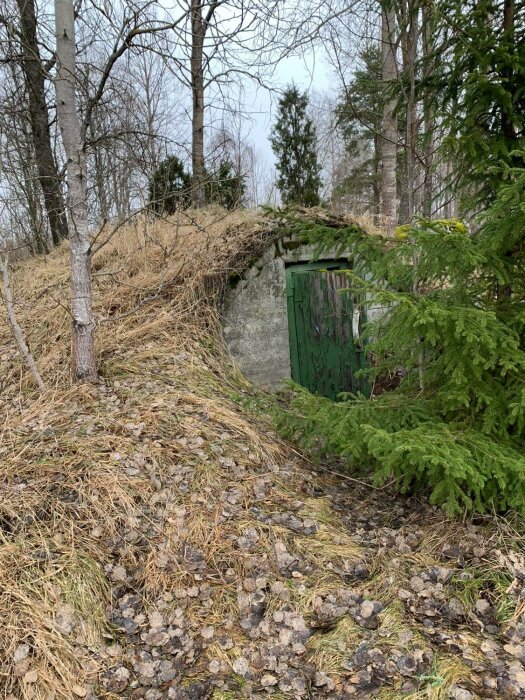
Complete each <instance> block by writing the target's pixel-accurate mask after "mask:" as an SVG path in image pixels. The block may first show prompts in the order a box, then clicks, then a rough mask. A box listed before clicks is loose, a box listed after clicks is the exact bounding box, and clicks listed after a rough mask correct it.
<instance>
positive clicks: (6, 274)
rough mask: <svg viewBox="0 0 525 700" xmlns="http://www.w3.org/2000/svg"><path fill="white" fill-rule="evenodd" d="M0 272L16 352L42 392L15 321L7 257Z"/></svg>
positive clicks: (2, 262) (35, 369)
mask: <svg viewBox="0 0 525 700" xmlns="http://www.w3.org/2000/svg"><path fill="white" fill-rule="evenodd" d="M0 270H1V272H2V292H3V295H4V301H5V305H6V307H7V318H8V320H9V325H10V326H11V330H12V331H13V335H14V337H15V341H16V344H17V346H18V350H19V351H20V354H21V355H22V357H23V358H24V360H25V361H26V362H27V365H28V367H29V369H30V371H31V374H32V375H33V379H34V380H35V382H36V384H37V386H38V388H39V389H40V391H44V389H45V386H44V382H43V381H42V377H41V376H40V372H39V371H38V367H37V366H36V362H35V360H34V358H33V355H31V352H30V350H29V347H28V345H27V342H26V339H25V336H24V331H23V330H22V328H21V327H20V325H19V324H18V321H17V319H16V314H15V304H14V302H13V294H12V292H11V286H10V284H9V267H8V262H7V256H5V257H4V256H1V257H0Z"/></svg>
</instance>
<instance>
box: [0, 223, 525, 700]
mask: <svg viewBox="0 0 525 700" xmlns="http://www.w3.org/2000/svg"><path fill="white" fill-rule="evenodd" d="M110 233H111V232H110V231H109V229H108V230H105V231H102V232H101V233H100V239H101V240H102V239H103V238H104V236H109V234H110ZM274 236H275V231H274V224H273V222H271V221H268V220H266V219H265V218H263V217H261V216H260V215H257V214H255V213H253V212H236V213H232V214H227V215H226V214H225V213H224V212H223V211H221V210H209V211H205V212H201V213H199V214H195V215H193V218H192V220H191V221H189V220H188V219H187V218H182V217H181V218H179V219H177V218H174V219H171V220H169V221H157V222H154V223H152V222H147V221H145V220H142V219H139V220H136V221H131V222H130V223H128V224H127V225H126V226H124V227H122V228H120V229H119V230H118V231H117V232H116V233H115V234H114V235H113V236H112V237H111V239H110V240H109V242H108V243H107V245H105V246H104V247H103V248H102V249H101V250H100V252H98V253H97V254H96V255H95V258H94V261H93V267H94V271H95V272H94V306H95V312H96V316H97V321H98V327H97V352H98V359H99V365H100V369H101V374H102V382H101V384H100V386H97V387H78V386H71V383H70V373H71V370H70V361H69V334H70V319H69V314H68V310H67V306H68V297H69V286H68V247H67V245H66V244H65V245H63V246H62V247H61V248H59V249H58V250H56V251H54V252H53V253H52V254H51V255H49V256H47V257H45V258H40V259H38V260H27V261H24V262H22V263H20V264H19V266H18V269H17V270H15V271H14V273H13V275H12V283H13V291H14V296H15V299H16V302H17V313H18V318H19V322H20V324H21V326H22V327H23V328H24V329H25V331H26V333H27V336H28V341H29V344H30V347H31V349H32V351H33V353H34V355H35V359H36V361H37V364H38V367H39V369H40V372H41V374H42V376H43V379H44V381H45V383H46V386H47V390H46V391H45V392H44V393H43V394H38V393H37V391H36V390H35V387H34V386H33V384H32V378H31V376H30V375H29V373H28V372H27V371H26V370H25V368H24V366H23V365H22V364H21V361H20V358H19V357H18V356H17V354H16V352H15V350H14V344H13V341H12V339H11V336H10V332H9V329H8V327H7V326H6V325H5V324H4V323H0V358H1V360H2V375H1V378H0V380H1V389H2V391H1V392H0V402H1V403H2V415H3V417H4V420H3V424H2V428H1V431H2V432H1V434H2V439H1V443H0V460H1V462H0V658H1V659H2V664H1V667H0V697H4V698H7V697H10V698H17V700H29V699H34V700H40V699H42V700H44V699H46V700H47V699H48V698H51V697H53V698H56V700H71V698H73V697H76V696H79V697H80V696H81V694H82V692H83V689H85V688H86V687H90V686H91V687H95V686H96V684H97V680H98V679H99V677H100V674H101V673H102V672H103V671H104V669H105V668H106V667H107V666H108V664H110V663H114V660H115V659H114V657H112V658H111V659H109V660H108V656H107V652H108V645H112V644H113V642H114V641H115V632H114V630H113V629H112V628H111V626H110V625H109V624H108V616H109V614H110V613H111V608H112V605H113V602H114V601H113V589H114V587H115V581H114V580H113V579H112V576H113V574H112V573H111V566H110V565H115V564H118V565H119V566H120V567H124V569H125V570H126V572H127V575H128V579H127V585H128V586H129V588H130V589H132V590H136V591H140V593H141V595H142V596H143V599H144V601H145V605H146V606H149V607H150V608H152V609H154V608H155V605H156V601H157V600H158V598H159V596H162V595H164V594H169V595H173V596H175V601H176V594H177V591H178V590H180V589H181V588H183V587H184V586H187V585H192V584H193V583H194V577H193V574H192V572H191V571H190V570H188V568H187V566H186V565H185V563H184V560H183V559H181V557H180V556H179V555H178V553H180V551H181V549H184V547H185V546H187V545H189V544H190V545H191V546H192V547H194V548H196V549H198V550H200V551H202V552H203V554H204V558H205V561H206V581H207V582H209V584H210V586H211V588H212V590H213V605H212V606H211V607H203V606H199V604H198V603H197V602H195V603H193V602H191V601H190V602H189V603H188V606H187V609H186V613H187V615H188V617H189V618H190V622H191V624H192V625H194V626H195V629H196V630H198V628H199V625H201V624H204V623H205V624H207V625H210V624H211V625H214V626H215V627H216V628H218V629H220V628H221V626H222V625H223V624H224V623H225V622H228V624H230V623H232V621H235V624H230V626H229V634H230V636H231V637H232V638H233V640H234V642H235V646H234V647H233V649H232V650H230V651H228V652H225V651H223V650H222V649H220V648H219V647H218V646H217V645H215V644H211V645H210V647H209V649H208V655H209V658H216V659H219V660H222V661H224V662H225V663H231V661H232V659H233V658H234V656H235V654H237V655H239V653H240V652H238V651H236V650H238V649H241V648H242V646H243V644H246V643H247V642H246V639H247V638H246V634H245V632H243V631H242V630H241V629H240V628H239V626H238V624H237V622H238V608H237V590H238V586H239V584H240V582H242V581H244V580H245V579H246V578H249V577H253V576H254V575H257V571H255V572H254V568H253V567H254V563H256V564H257V565H260V564H261V562H262V564H263V565H264V566H265V567H267V569H268V571H269V572H270V576H269V578H270V582H271V581H272V580H276V579H277V578H279V573H278V572H277V571H276V567H275V561H274V559H275V554H274V544H275V541H276V540H281V541H283V542H285V543H286V546H287V547H288V548H289V549H290V551H293V552H296V553H297V554H298V555H299V556H300V557H302V558H303V559H304V560H306V561H307V562H308V563H309V565H310V567H311V569H312V570H313V573H312V574H308V575H307V576H305V577H303V578H302V579H299V580H298V581H297V585H296V582H294V581H291V582H290V581H288V582H287V584H286V585H289V587H290V602H289V605H290V606H292V607H293V608H294V610H295V611H297V613H298V614H304V615H305V616H306V617H308V615H309V614H310V613H311V611H312V607H313V601H314V598H315V597H316V596H324V595H328V594H329V593H330V592H332V591H334V590H336V589H337V588H338V587H341V576H340V574H339V573H337V572H335V571H334V570H333V568H334V567H335V568H338V569H340V570H343V571H344V569H345V566H346V564H347V563H348V562H350V563H352V562H355V561H356V560H358V559H359V558H360V557H361V555H362V552H361V548H360V546H359V545H357V544H356V542H355V541H354V540H353V539H352V538H351V537H349V536H348V534H346V528H345V526H344V523H343V522H342V520H341V518H340V515H339V514H336V513H335V512H334V510H333V508H332V505H331V501H330V499H329V498H327V497H323V496H320V497H317V498H315V497H312V496H310V495H308V489H307V488H306V486H307V478H309V479H310V480H312V479H313V478H314V477H312V476H311V475H309V476H308V475H306V474H304V475H303V474H302V473H301V472H300V471H295V472H294V471H293V469H292V468H291V467H289V466H288V465H289V463H290V461H291V460H292V459H293V457H294V454H293V453H292V452H291V451H289V450H288V448H287V446H286V445H283V444H282V443H281V442H279V441H277V440H275V439H274V438H273V436H272V434H271V431H270V429H269V427H268V425H266V424H265V423H263V422H260V421H256V420H255V419H254V418H253V416H250V415H248V414H247V413H246V412H244V411H242V410H241V409H240V408H239V405H238V403H236V402H235V401H234V400H233V398H232V397H233V396H235V395H239V394H242V393H243V392H250V391H252V389H251V387H250V386H249V385H248V383H247V382H246V381H245V380H244V379H243V378H242V377H241V376H240V374H239V373H238V372H237V370H236V369H235V367H234V366H233V365H232V363H231V361H230V359H229V358H228V356H227V355H226V353H225V352H224V349H223V346H222V338H221V328H220V316H219V309H220V301H221V298H222V294H223V291H224V288H225V285H226V284H227V281H228V277H229V276H230V275H235V274H238V273H239V272H240V271H242V270H243V268H244V266H245V264H246V261H248V260H251V259H253V257H254V256H256V255H258V254H259V253H260V252H261V251H262V250H263V249H264V248H265V246H266V245H267V244H268V242H269V241H270V240H272V239H273V237H274ZM272 465H276V467H277V469H276V470H275V473H274V472H273V471H272V470H271V467H272ZM287 469H288V471H287ZM283 471H284V476H283ZM265 479H266V480H267V481H268V484H269V486H268V490H267V495H266V497H265V499H264V509H265V511H266V512H267V513H268V514H272V513H275V512H283V511H288V510H290V509H292V508H291V506H292V505H293V504H294V503H297V501H298V499H300V500H301V502H302V504H303V505H302V506H301V508H299V509H298V510H297V514H298V515H300V516H301V517H309V518H313V519H314V520H315V521H316V522H317V523H318V526H319V530H318V533H317V534H316V535H314V536H302V535H298V534H295V533H292V532H291V531H290V530H286V529H285V528H283V527H281V526H278V525H270V524H268V523H261V522H260V521H258V520H257V518H256V517H255V516H254V514H253V507H254V506H258V507H260V505H261V503H260V501H261V499H260V497H258V496H257V494H256V487H257V485H258V484H259V482H260V481H261V480H265ZM315 479H318V477H317V476H315ZM259 485H260V484H259ZM303 486H304V487H305V488H303ZM228 495H229V496H231V498H232V500H233V505H232V506H231V510H232V515H231V517H224V515H223V509H224V503H225V499H226V497H227V496H228ZM509 527H511V526H510V525H509ZM247 528H252V529H254V530H255V531H256V532H257V536H258V538H259V539H258V545H257V553H256V554H257V561H255V558H254V557H255V555H254V552H253V551H241V550H239V548H237V547H236V545H235V543H236V542H237V540H238V538H239V536H240V535H241V534H242V533H243V532H244V531H245V530H246V529H247ZM436 533H437V531H436V530H435V528H433V525H432V524H429V529H428V542H425V544H424V547H422V549H421V552H420V553H419V554H417V555H414V556H413V557H412V558H410V557H406V558H405V560H404V562H403V566H402V567H401V569H400V572H399V574H397V572H393V570H392V568H391V567H389V560H388V555H387V554H381V555H380V556H379V557H378V558H377V561H375V562H372V566H373V571H374V578H373V580H372V581H371V582H370V581H368V582H367V583H366V585H367V586H368V594H372V595H376V594H379V593H381V598H382V600H384V601H386V602H387V603H389V602H390V603H391V602H392V601H394V599H395V590H396V586H398V585H399V581H400V580H401V581H402V582H403V583H404V581H405V580H406V579H407V578H408V577H409V576H410V572H411V570H412V568H414V567H418V566H420V567H421V566H424V565H426V564H427V563H429V562H430V561H431V560H432V559H433V558H434V557H435V556H436V552H437V550H438V549H439V547H440V546H441V541H440V540H439V537H440V535H439V534H436ZM135 534H136V535H137V536H136V537H135ZM449 534H450V533H449ZM459 536H460V533H459V531H458V537H459ZM517 536H518V535H516V537H517ZM108 567H109V568H108ZM281 578H282V577H281ZM174 605H176V602H175V603H174ZM279 607H282V601H281V600H279V599H277V598H276V597H272V595H269V596H268V610H269V612H270V613H271V612H273V611H274V610H277V609H278V608H279ZM64 620H65V622H64ZM404 624H405V623H404V621H403V619H402V615H401V612H400V610H399V608H398V607H396V604H395V603H392V604H391V605H390V606H389V607H388V608H387V609H386V610H385V612H384V613H383V619H382V627H381V631H382V632H383V633H384V634H383V637H384V638H385V639H386V640H388V635H389V634H390V635H391V636H392V637H397V633H398V631H399V630H402V629H403V628H404ZM362 633H363V630H362V629H361V628H359V627H358V626H357V625H356V624H355V623H354V622H353V621H352V620H350V619H349V618H345V619H344V620H341V621H340V622H339V623H338V624H337V626H336V627H335V628H334V629H333V630H332V631H330V632H329V633H327V634H323V635H320V636H318V637H317V636H316V637H314V638H313V639H312V641H311V643H310V646H309V653H310V655H311V658H310V660H311V661H312V662H313V663H317V664H318V665H319V667H320V668H323V670H324V671H325V672H327V673H333V674H334V676H335V677H337V676H343V675H344V673H345V671H344V665H343V664H344V661H345V660H346V659H347V658H348V654H349V653H350V651H351V649H353V648H355V646H356V644H357V643H358V641H359V639H360V638H361V635H362ZM20 645H28V647H29V654H28V656H27V659H26V661H25V662H24V663H25V665H24V664H22V665H21V664H20V662H19V660H18V661H17V659H18V656H17V653H18V652H19V651H20ZM447 663H449V662H448V661H447ZM443 664H445V661H443V663H442V666H440V670H439V673H440V674H441V675H442V676H443V677H445V676H446V678H447V679H448V678H455V677H456V676H457V675H458V673H460V671H461V669H459V667H458V668H456V666H457V663H456V666H454V667H453V668H452V666H451V667H450V668H449V667H446V668H445V666H444V665H443ZM203 668H206V666H205V665H204V666H203ZM192 673H193V674H194V675H195V674H198V673H202V669H198V668H197V669H192ZM447 683H448V685H450V683H449V682H448V681H447ZM447 687H448V686H447ZM97 692H99V697H104V698H107V699H110V698H116V697H117V696H114V695H111V694H108V693H106V694H104V691H103V690H100V689H99V690H98V691H97ZM214 697H215V698H217V700H218V699H219V698H222V699H223V700H227V699H229V698H230V697H232V698H233V697H236V696H235V695H234V694H230V693H229V691H228V692H224V693H222V691H219V690H217V691H216V692H215V695H214ZM273 697H276V698H278V697H280V694H279V693H276V694H274V695H273ZM283 697H285V696H284V695H283ZM421 697H423V696H421ZM425 697H427V696H425ZM431 697H436V698H440V697H444V696H443V695H439V694H437V695H432V696H431Z"/></svg>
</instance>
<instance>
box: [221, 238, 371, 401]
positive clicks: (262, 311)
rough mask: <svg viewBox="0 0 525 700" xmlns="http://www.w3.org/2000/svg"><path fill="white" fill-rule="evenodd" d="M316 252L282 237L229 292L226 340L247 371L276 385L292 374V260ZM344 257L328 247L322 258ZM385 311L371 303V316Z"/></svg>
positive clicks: (270, 385) (260, 382)
mask: <svg viewBox="0 0 525 700" xmlns="http://www.w3.org/2000/svg"><path fill="white" fill-rule="evenodd" d="M313 254H314V248H313V246H307V245H301V246H298V245H297V242H294V241H293V240H291V239H280V240H279V241H277V242H276V243H274V244H273V245H271V246H270V247H269V248H268V249H267V250H266V252H265V253H264V255H262V257H260V258H259V259H258V260H257V261H256V262H255V263H254V264H253V265H252V266H251V267H250V268H249V269H248V270H247V272H246V273H245V275H244V277H243V278H242V279H241V280H240V281H239V282H238V283H237V284H235V285H232V287H231V288H230V289H229V291H228V292H227V294H226V297H225V302H224V310H223V317H224V339H225V341H226V345H227V347H228V349H229V351H230V353H231V354H232V356H233V357H234V359H235V361H236V362H237V364H238V366H239V368H240V370H241V371H242V372H243V374H244V375H245V376H246V377H247V378H248V379H250V380H251V381H252V382H254V383H255V384H258V385H259V386H262V387H265V388H269V389H270V388H276V387H278V386H279V385H280V384H282V382H283V380H284V379H289V378H290V376H291V367H290V345H289V340H288V310H287V306H286V278H285V268H286V265H288V264H290V263H305V262H311V260H312V257H313ZM344 258H345V256H344V255H341V254H340V253H339V254H336V252H335V251H326V252H324V253H323V255H322V258H321V260H320V262H322V260H341V259H344ZM365 276H366V275H365ZM382 313H384V309H382V308H381V307H377V306H370V305H368V307H367V317H368V318H369V319H373V318H377V317H378V316H380V315H381V314H382Z"/></svg>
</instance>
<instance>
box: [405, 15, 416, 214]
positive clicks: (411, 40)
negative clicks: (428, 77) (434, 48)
mask: <svg viewBox="0 0 525 700" xmlns="http://www.w3.org/2000/svg"><path fill="white" fill-rule="evenodd" d="M408 22H409V24H408V31H407V61H408V63H407V72H408V100H407V107H406V110H407V118H406V158H407V178H406V179H407V182H406V187H407V204H408V220H409V221H411V220H412V217H413V216H414V214H415V212H416V204H415V191H416V172H415V156H416V139H417V113H416V72H415V71H416V59H417V39H418V9H417V6H415V3H413V2H409V3H408Z"/></svg>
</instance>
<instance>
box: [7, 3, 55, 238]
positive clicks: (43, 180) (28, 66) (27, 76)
mask: <svg viewBox="0 0 525 700" xmlns="http://www.w3.org/2000/svg"><path fill="white" fill-rule="evenodd" d="M17 5H18V12H19V14H20V41H21V49H22V69H23V73H24V81H25V84H26V88H27V93H28V98H29V121H30V124H31V135H32V141H33V147H34V149H35V159H36V164H37V169H38V180H39V182H40V186H41V188H42V194H43V196H44V204H45V207H46V213H47V218H48V221H49V228H50V231H51V238H52V241H53V244H54V245H57V243H60V241H61V240H63V239H64V238H67V235H68V229H67V219H66V209H65V204H64V199H63V197H62V192H61V189H60V177H59V174H58V169H57V165H56V161H55V157H54V154H53V149H52V147H51V132H50V130H49V114H48V109H47V103H46V92H45V81H44V68H43V66H42V60H41V58H40V50H39V46H38V41H37V33H36V28H37V22H36V12H35V4H34V0H17Z"/></svg>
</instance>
